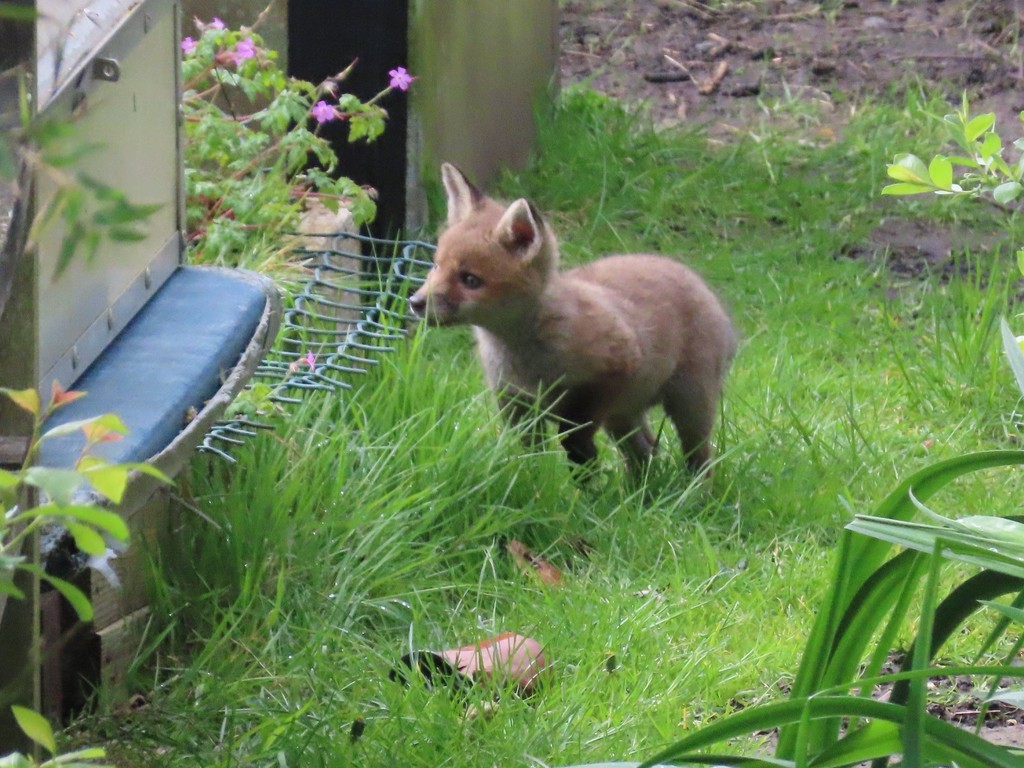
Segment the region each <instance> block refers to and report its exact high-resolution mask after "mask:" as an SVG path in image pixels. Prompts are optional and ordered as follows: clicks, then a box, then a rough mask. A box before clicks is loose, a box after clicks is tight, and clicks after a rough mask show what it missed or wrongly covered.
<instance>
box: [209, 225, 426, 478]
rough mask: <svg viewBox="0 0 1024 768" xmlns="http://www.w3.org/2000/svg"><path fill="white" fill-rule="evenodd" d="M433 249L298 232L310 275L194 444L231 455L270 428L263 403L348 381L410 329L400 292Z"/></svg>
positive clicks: (411, 284) (417, 276) (295, 398)
mask: <svg viewBox="0 0 1024 768" xmlns="http://www.w3.org/2000/svg"><path fill="white" fill-rule="evenodd" d="M321 246H322V247H321ZM433 249H434V246H433V245H432V244H430V243H427V242H423V241H419V240H387V239H381V238H374V237H367V236H363V235H354V234H348V233H345V234H323V235H304V245H303V247H301V248H299V249H297V253H298V256H299V258H300V259H301V260H302V264H303V266H304V267H305V268H306V270H307V275H308V276H307V277H306V278H305V279H304V280H302V281H301V282H298V283H297V284H295V285H294V286H292V288H293V291H292V297H291V299H290V300H288V301H287V308H286V309H285V311H284V314H283V317H282V321H281V330H280V332H279V334H278V338H277V341H276V343H275V344H274V347H273V348H272V350H271V352H270V353H269V354H268V355H267V357H266V359H264V360H263V362H262V363H261V364H260V366H259V367H258V368H257V369H256V372H255V374H254V375H253V378H252V381H251V382H250V383H249V385H248V387H247V388H246V390H245V391H244V392H243V393H242V394H241V395H239V397H238V398H237V399H236V401H235V402H234V403H232V405H231V407H230V408H229V409H228V411H227V413H226V417H225V418H224V419H223V420H221V421H220V422H218V423H217V424H215V425H214V426H213V428H212V429H211V430H210V431H209V432H208V433H207V434H206V436H205V437H204V439H203V442H202V443H201V444H200V446H199V450H200V451H202V452H205V453H213V454H216V455H218V456H220V457H222V458H224V459H226V460H228V461H231V462H234V458H233V457H232V456H231V450H232V448H234V447H236V446H238V445H241V444H243V443H244V442H245V441H246V440H247V439H248V438H251V437H252V436H254V435H255V434H256V433H257V431H258V430H260V429H268V428H270V425H269V424H267V423H265V421H263V420H262V419H261V418H260V414H261V413H262V412H263V411H264V408H265V407H266V406H267V405H269V404H274V406H276V407H288V406H291V405H296V404H298V403H301V402H302V401H303V399H304V396H305V395H306V394H308V393H309V392H310V391H314V390H321V391H326V392H335V391H338V390H342V389H348V388H351V387H352V380H353V379H354V378H355V377H358V376H360V375H363V374H365V373H366V372H367V371H368V370H369V369H370V368H371V367H373V366H375V365H377V364H378V363H379V362H380V358H381V356H383V355H386V354H388V353H389V352H392V351H394V350H395V349H396V344H397V343H398V342H399V341H401V339H403V338H404V337H405V336H406V334H407V333H408V324H409V317H408V314H407V311H406V297H407V296H408V295H409V293H410V292H411V291H413V290H415V288H416V287H417V286H418V285H420V284H421V283H422V282H423V277H424V275H425V274H426V271H427V270H428V269H429V268H430V264H431V254H432V251H433Z"/></svg>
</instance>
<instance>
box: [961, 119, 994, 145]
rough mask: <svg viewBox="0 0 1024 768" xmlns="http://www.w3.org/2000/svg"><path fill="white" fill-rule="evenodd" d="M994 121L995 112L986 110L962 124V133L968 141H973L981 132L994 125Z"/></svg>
mask: <svg viewBox="0 0 1024 768" xmlns="http://www.w3.org/2000/svg"><path fill="white" fill-rule="evenodd" d="M995 122H996V114H995V112H986V113H985V114H983V115H978V116H977V117H975V118H974V119H972V120H971V121H970V122H969V123H967V125H966V126H964V135H965V136H966V137H967V140H968V141H975V140H976V139H977V138H978V137H979V136H981V134H983V133H984V132H985V131H987V130H988V129H989V128H991V127H992V126H993V125H995Z"/></svg>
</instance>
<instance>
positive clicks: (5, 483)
mask: <svg viewBox="0 0 1024 768" xmlns="http://www.w3.org/2000/svg"><path fill="white" fill-rule="evenodd" d="M19 482H20V480H19V479H18V476H17V475H16V474H14V473H13V472H8V471H7V470H6V469H0V488H13V487H14V486H16V485H17V484H18V483H19Z"/></svg>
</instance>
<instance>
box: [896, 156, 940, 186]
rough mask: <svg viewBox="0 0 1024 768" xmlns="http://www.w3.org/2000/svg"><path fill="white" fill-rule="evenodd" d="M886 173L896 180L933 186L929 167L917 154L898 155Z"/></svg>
mask: <svg viewBox="0 0 1024 768" xmlns="http://www.w3.org/2000/svg"><path fill="white" fill-rule="evenodd" d="M886 173H888V174H889V177H890V178H893V179H896V181H906V182H909V183H911V184H921V185H923V186H926V187H930V186H931V181H930V179H929V176H928V168H927V167H926V166H925V164H924V161H923V160H922V159H921V158H919V157H918V156H917V155H910V154H905V155H896V158H895V160H894V161H893V163H892V165H890V166H889V167H888V168H887V169H886Z"/></svg>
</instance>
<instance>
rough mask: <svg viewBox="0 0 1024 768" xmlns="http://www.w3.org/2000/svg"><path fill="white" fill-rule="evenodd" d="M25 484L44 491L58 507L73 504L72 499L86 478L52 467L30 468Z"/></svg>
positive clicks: (76, 473)
mask: <svg viewBox="0 0 1024 768" xmlns="http://www.w3.org/2000/svg"><path fill="white" fill-rule="evenodd" d="M25 482H26V483H27V484H28V485H31V486H33V487H35V488H38V489H39V490H41V491H43V492H44V493H45V494H46V495H47V496H49V497H50V498H51V499H53V501H55V502H56V503H57V504H58V505H60V506H64V505H66V504H70V503H71V498H72V496H73V495H74V493H75V491H77V490H78V489H79V488H80V487H81V486H82V484H83V483H84V482H85V478H84V477H83V476H82V474H81V473H80V472H75V471H74V470H70V469H54V468H52V467H29V468H28V469H27V470H26V471H25Z"/></svg>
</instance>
